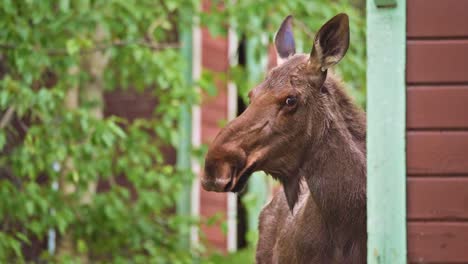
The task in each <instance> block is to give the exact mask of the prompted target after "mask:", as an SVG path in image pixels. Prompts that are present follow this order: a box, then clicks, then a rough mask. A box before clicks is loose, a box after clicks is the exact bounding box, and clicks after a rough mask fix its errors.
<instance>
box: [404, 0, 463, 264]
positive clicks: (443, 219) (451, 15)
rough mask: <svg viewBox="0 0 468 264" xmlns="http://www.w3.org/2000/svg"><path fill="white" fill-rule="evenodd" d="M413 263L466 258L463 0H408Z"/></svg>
mask: <svg viewBox="0 0 468 264" xmlns="http://www.w3.org/2000/svg"><path fill="white" fill-rule="evenodd" d="M406 70H407V76H406V81H407V120H406V122H407V176H408V177H407V217H408V259H409V262H411V263H468V1H467V0H444V1H441V0H407V68H406Z"/></svg>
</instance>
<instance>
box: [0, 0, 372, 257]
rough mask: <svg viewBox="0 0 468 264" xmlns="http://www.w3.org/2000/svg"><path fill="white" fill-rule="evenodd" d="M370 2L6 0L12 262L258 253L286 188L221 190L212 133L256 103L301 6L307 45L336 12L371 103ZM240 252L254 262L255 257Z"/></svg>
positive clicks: (0, 207) (2, 212)
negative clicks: (261, 231) (271, 202)
mask: <svg viewBox="0 0 468 264" xmlns="http://www.w3.org/2000/svg"><path fill="white" fill-rule="evenodd" d="M364 8H365V1H364V0H355V1H348V0H334V1H329V0H315V1H301V0H289V1H279V0H268V1H265V0H256V1H253V0H245V1H216V0H211V1H210V0H204V1H194V0H139V1H136V0H108V1H93V0H54V1H52V0H41V1H34V0H23V1H14V0H3V1H1V4H0V29H1V30H0V197H1V198H0V199H1V202H0V262H2V263H22V262H33V263H49V262H56V263H193V262H198V263H253V258H254V249H255V245H256V239H257V236H258V234H257V217H258V213H259V211H260V210H261V208H262V207H263V205H264V204H265V203H266V201H267V200H268V199H269V197H270V196H271V194H272V193H273V192H275V191H277V190H278V189H279V188H280V187H279V186H278V185H277V183H274V182H272V181H271V180H269V179H268V178H267V177H266V176H265V175H262V173H256V175H254V176H253V177H252V178H251V179H250V183H249V186H248V187H247V188H246V190H244V192H242V193H240V194H238V195H236V194H219V193H207V192H204V191H202V190H201V189H200V186H199V183H198V180H197V175H199V173H200V168H202V167H203V155H204V153H205V151H206V146H207V145H208V144H209V142H210V141H211V140H212V139H213V138H214V136H215V135H216V133H217V132H218V131H219V129H220V128H221V127H222V126H223V125H224V124H226V122H228V121H229V120H230V119H232V118H234V117H235V116H237V115H238V114H240V113H241V112H242V111H243V109H245V107H246V102H247V101H246V100H245V98H246V94H247V93H248V91H249V90H250V88H251V87H253V86H254V85H255V84H256V83H259V82H260V81H261V80H262V78H263V77H264V75H265V73H266V72H267V71H268V69H271V68H272V67H274V66H275V63H276V59H275V53H274V48H273V46H272V43H273V41H272V39H273V37H274V34H275V32H276V30H277V28H278V27H279V25H280V24H281V21H282V20H283V19H284V17H286V16H287V15H289V14H292V15H293V16H294V18H295V20H294V27H295V36H296V42H297V47H298V52H304V53H309V52H310V49H311V47H312V42H313V36H314V33H315V30H318V29H319V28H320V26H321V25H322V24H323V23H325V22H326V21H327V20H328V19H329V18H331V17H333V16H334V15H335V14H337V13H341V12H345V13H347V14H348V15H349V16H350V22H351V25H350V27H351V45H350V49H349V50H348V53H347V55H346V57H345V59H344V60H343V61H342V62H341V63H340V64H339V65H338V67H336V71H337V73H338V74H339V75H341V76H342V78H343V80H344V82H346V84H347V87H348V88H349V92H350V93H351V94H352V95H353V96H354V98H355V99H356V100H357V102H358V103H359V104H361V105H362V106H363V107H365V93H366V86H365V83H366V76H365V72H366V65H365V61H366V58H365V53H366V50H365V32H366V27H365V10H364ZM241 261H242V262H241Z"/></svg>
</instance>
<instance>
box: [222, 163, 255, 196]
mask: <svg viewBox="0 0 468 264" xmlns="http://www.w3.org/2000/svg"><path fill="white" fill-rule="evenodd" d="M254 171H255V163H254V164H252V165H250V166H248V167H246V168H245V169H243V170H242V171H241V172H240V173H239V175H238V176H236V175H233V176H232V177H231V181H230V182H229V183H228V184H227V185H226V187H224V191H225V192H234V193H237V192H240V191H242V190H243V189H244V187H245V185H246V184H247V181H248V180H249V178H250V175H252V173H253V172H254ZM235 172H236V170H234V173H235ZM234 173H233V174H234Z"/></svg>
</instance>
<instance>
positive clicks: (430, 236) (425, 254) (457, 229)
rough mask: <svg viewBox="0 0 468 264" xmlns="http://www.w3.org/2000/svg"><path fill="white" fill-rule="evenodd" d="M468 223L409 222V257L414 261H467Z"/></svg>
mask: <svg viewBox="0 0 468 264" xmlns="http://www.w3.org/2000/svg"><path fill="white" fill-rule="evenodd" d="M467 237H468V223H464V222H409V223H408V249H409V251H408V258H409V259H410V261H411V262H413V263H441V264H442V263H467V258H466V255H467V249H468V239H466V238H467Z"/></svg>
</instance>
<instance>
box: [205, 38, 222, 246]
mask: <svg viewBox="0 0 468 264" xmlns="http://www.w3.org/2000/svg"><path fill="white" fill-rule="evenodd" d="M202 66H203V67H204V68H206V69H209V70H212V71H214V72H219V73H223V72H226V71H227V70H228V67H229V64H228V42H227V39H226V38H221V37H217V38H213V37H212V36H211V35H210V34H209V32H208V30H206V29H203V30H202ZM217 87H218V93H217V95H216V96H214V97H210V96H207V95H204V96H203V100H202V106H201V123H202V124H201V135H202V143H203V144H209V143H210V142H211V141H212V140H213V138H214V137H215V136H216V135H217V134H218V132H219V130H220V128H219V122H220V121H221V120H226V119H227V114H228V113H227V90H226V89H227V84H226V82H225V81H219V82H218V83H217ZM226 212H227V194H225V193H215V192H206V191H205V190H203V189H201V191H200V215H201V216H202V217H212V216H214V215H215V214H221V215H222V216H223V221H224V220H225V218H226ZM220 226H221V225H219V224H216V225H212V226H204V227H202V231H203V232H204V234H205V235H206V237H205V239H206V240H207V241H208V242H209V244H210V245H211V246H213V247H214V248H216V249H217V250H221V251H226V248H227V238H226V235H225V233H224V232H223V231H222V229H221V227H220Z"/></svg>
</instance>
